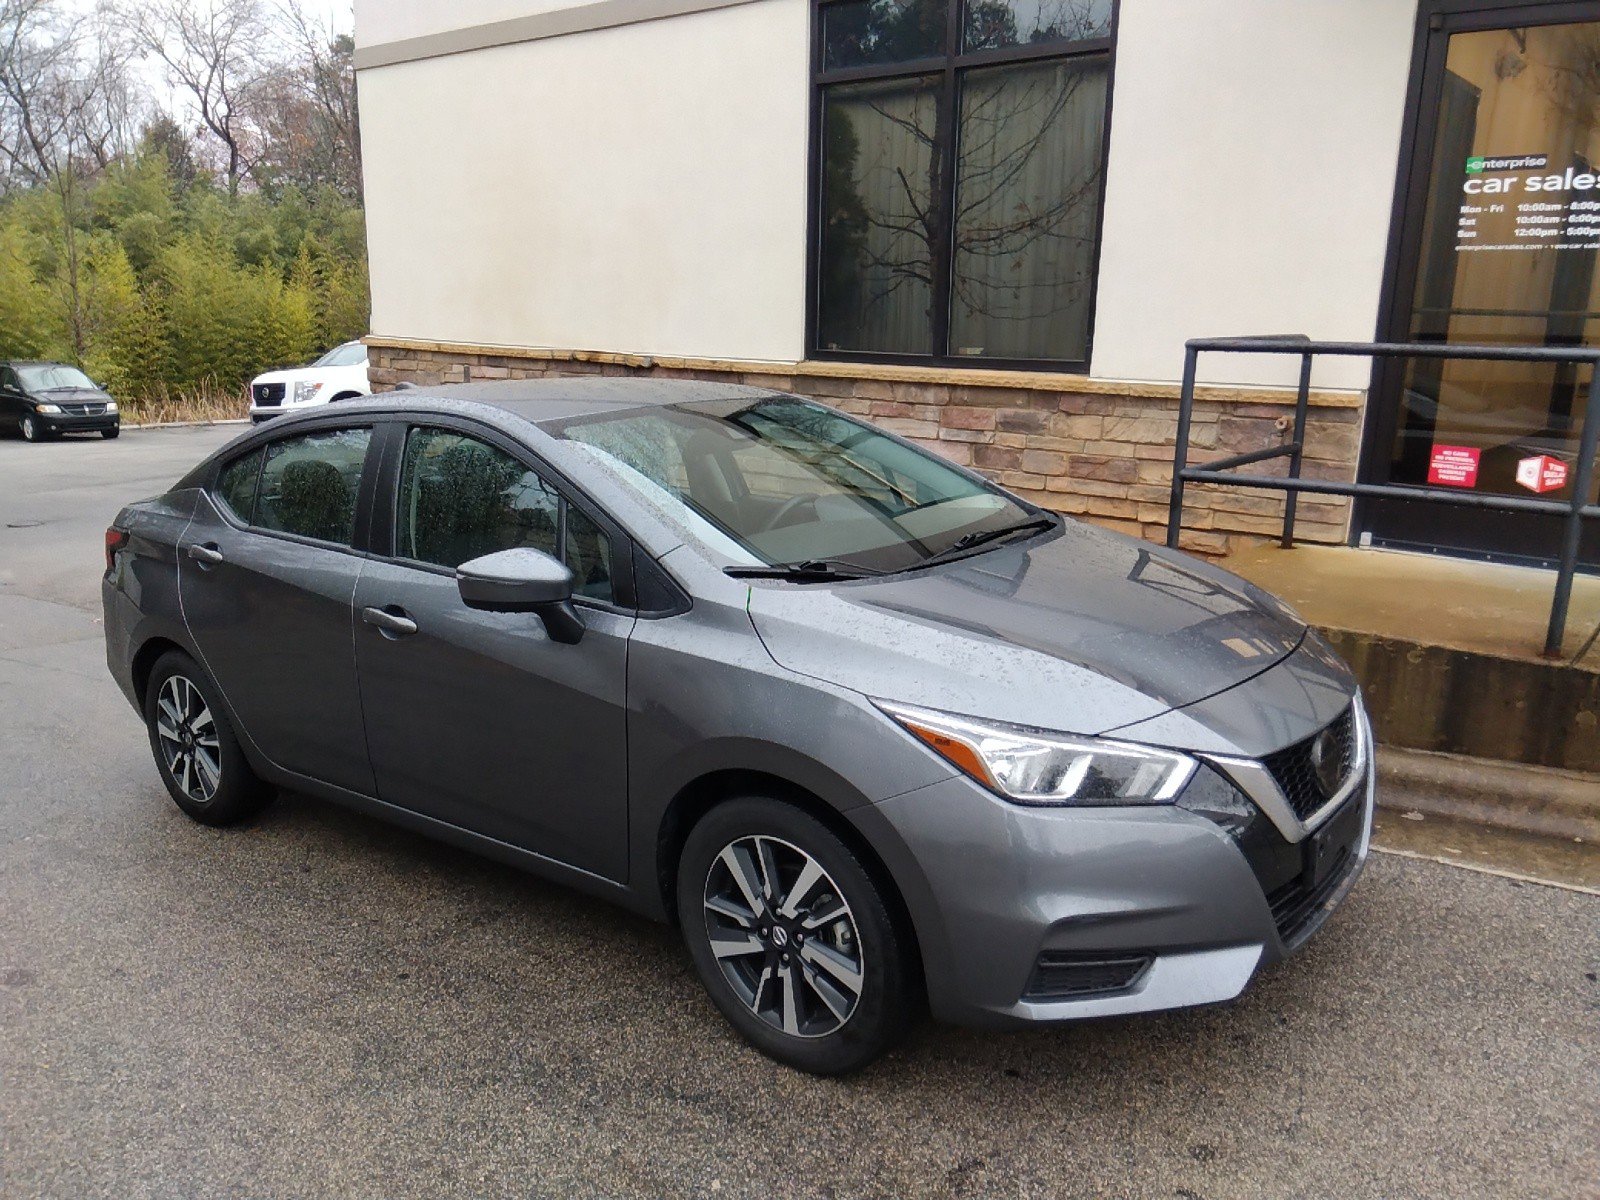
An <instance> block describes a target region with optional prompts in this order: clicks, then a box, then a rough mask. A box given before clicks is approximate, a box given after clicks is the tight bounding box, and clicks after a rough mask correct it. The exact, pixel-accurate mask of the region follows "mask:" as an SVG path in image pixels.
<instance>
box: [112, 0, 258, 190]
mask: <svg viewBox="0 0 1600 1200" xmlns="http://www.w3.org/2000/svg"><path fill="white" fill-rule="evenodd" d="M120 11H121V13H122V19H123V24H124V26H125V28H126V29H127V30H128V31H129V33H130V35H131V36H132V37H133V39H134V41H135V43H136V44H137V46H138V47H139V49H140V51H141V53H143V54H145V55H148V56H151V57H153V58H155V59H157V60H158V61H160V62H161V63H162V64H163V65H164V66H165V67H166V70H167V77H168V80H169V81H170V82H171V84H172V85H173V87H175V88H177V89H178V90H180V91H181V92H183V93H185V94H186V95H187V96H188V98H189V99H190V100H191V101H192V102H193V104H194V107H195V112H196V113H197V114H198V116H199V118H200V122H201V124H202V125H203V126H204V127H205V129H206V131H207V132H209V133H210V134H211V136H212V137H214V138H215V139H216V140H217V142H218V143H219V145H220V149H221V157H222V168H223V175H224V177H225V178H226V179H227V181H228V193H229V195H236V194H238V191H239V184H240V183H241V182H242V181H243V180H244V179H245V177H246V176H248V175H250V174H251V172H252V170H253V169H254V167H255V164H256V162H257V160H258V159H259V157H260V154H261V147H262V139H261V137H260V134H259V129H260V120H261V116H262V112H261V105H262V103H263V102H264V100H265V93H266V90H267V88H266V84H267V83H268V81H269V80H270V78H271V76H272V72H273V68H274V65H275V63H274V59H275V54H274V51H275V49H276V47H275V44H274V43H275V40H276V38H275V34H274V30H273V27H272V25H271V23H270V22H269V21H268V20H267V19H266V14H265V12H264V10H263V9H262V6H261V4H260V3H259V0H209V2H208V0H137V2H133V0H129V2H126V3H124V4H123V6H122V8H121V10H120Z"/></svg>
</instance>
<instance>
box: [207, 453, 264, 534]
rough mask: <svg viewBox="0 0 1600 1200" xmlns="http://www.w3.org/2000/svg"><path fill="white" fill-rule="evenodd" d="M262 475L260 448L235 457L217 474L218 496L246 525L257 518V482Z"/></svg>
mask: <svg viewBox="0 0 1600 1200" xmlns="http://www.w3.org/2000/svg"><path fill="white" fill-rule="evenodd" d="M260 477H261V451H260V450H257V451H255V452H254V453H252V454H246V455H245V456H244V457H243V458H236V459H234V460H233V461H232V462H231V463H229V464H228V465H227V466H225V467H223V468H222V471H221V473H220V474H219V475H218V476H217V496H218V497H219V498H220V499H221V500H222V502H223V503H224V504H226V505H227V506H228V507H229V508H230V509H232V510H233V515H234V516H236V517H238V518H239V519H240V520H241V521H243V522H244V523H245V524H246V525H248V524H250V522H251V521H253V520H255V513H256V483H257V482H258V481H259V479H260Z"/></svg>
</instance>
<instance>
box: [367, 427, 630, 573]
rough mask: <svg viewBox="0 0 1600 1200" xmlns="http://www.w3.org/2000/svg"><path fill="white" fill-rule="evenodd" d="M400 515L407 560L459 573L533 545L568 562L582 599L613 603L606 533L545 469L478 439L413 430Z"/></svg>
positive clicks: (400, 542) (399, 545) (400, 547)
mask: <svg viewBox="0 0 1600 1200" xmlns="http://www.w3.org/2000/svg"><path fill="white" fill-rule="evenodd" d="M398 518H399V519H398V525H399V528H398V529H397V530H396V538H395V545H396V549H397V553H398V554H399V555H400V557H401V558H409V559H412V560H414V561H416V562H424V563H432V564H434V565H435V566H440V567H451V568H455V567H459V566H460V565H461V564H462V563H464V562H468V561H470V560H472V559H474V558H479V557H481V556H483V555H485V554H494V553H495V552H497V551H500V550H511V549H514V548H517V547H523V546H525V547H528V548H530V549H533V550H542V551H544V552H545V553H546V554H549V555H551V556H552V557H554V558H559V559H562V560H563V561H564V562H566V564H567V565H568V566H569V567H571V568H572V574H573V590H574V592H575V594H577V595H579V596H587V597H589V598H590V599H593V600H605V601H610V600H611V599H612V590H611V541H610V539H609V538H608V537H607V536H606V535H605V533H604V532H602V531H601V529H600V528H599V526H597V525H596V524H595V523H594V522H593V521H591V520H590V519H589V518H588V517H587V516H585V515H584V514H583V513H582V512H580V511H579V510H578V509H576V508H573V507H572V506H570V505H569V504H567V503H566V501H565V499H563V497H562V495H561V493H560V492H558V491H556V489H555V488H553V487H551V486H550V484H548V483H546V482H545V481H544V480H543V479H542V478H541V477H540V476H539V473H538V472H537V471H534V470H532V469H531V468H529V467H528V466H527V465H526V464H524V463H523V462H521V461H520V460H518V459H517V458H515V457H513V456H512V455H510V454H507V453H506V452H505V451H504V450H501V449H500V448H499V447H497V446H491V445H489V444H488V443H487V442H482V441H479V440H478V439H477V438H474V437H469V436H467V435H466V434H462V433H456V432H454V431H453V430H449V429H428V428H418V429H413V430H412V431H411V434H410V436H409V437H408V438H407V439H406V453H405V459H404V461H403V463H402V465H401V468H400V504H399V513H398Z"/></svg>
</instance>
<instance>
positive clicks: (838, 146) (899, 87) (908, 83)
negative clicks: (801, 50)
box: [817, 77, 940, 354]
mask: <svg viewBox="0 0 1600 1200" xmlns="http://www.w3.org/2000/svg"><path fill="white" fill-rule="evenodd" d="M937 116H938V86H937V79H936V78H928V77H917V78H911V79H896V80H888V81H882V82H874V83H863V84H851V85H847V86H842V87H833V88H830V89H828V91H827V93H826V98H825V100H824V103H823V116H822V136H823V155H822V171H823V179H822V212H821V221H820V233H821V237H820V245H821V253H820V258H819V262H818V329H817V333H818V341H819V343H820V344H821V345H822V346H823V347H824V348H826V349H830V350H876V351H882V352H888V353H900V354H929V353H932V351H933V334H932V325H931V314H930V297H931V296H932V294H933V278H932V263H933V261H934V256H933V253H932V247H933V246H934V245H935V242H936V239H937V231H938V227H939V220H940V218H939V214H938V213H937V212H936V211H935V206H934V200H933V197H934V196H935V195H936V194H937V187H936V183H937V181H936V179H935V171H936V164H935V160H934V153H933V138H934V127H935V123H936V121H937Z"/></svg>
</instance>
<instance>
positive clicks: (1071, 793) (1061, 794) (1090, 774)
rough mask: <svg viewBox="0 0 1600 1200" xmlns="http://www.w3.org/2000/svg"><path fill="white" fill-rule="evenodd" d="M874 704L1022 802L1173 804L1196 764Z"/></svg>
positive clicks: (1124, 746) (1165, 754)
mask: <svg viewBox="0 0 1600 1200" xmlns="http://www.w3.org/2000/svg"><path fill="white" fill-rule="evenodd" d="M874 703H875V704H876V705H877V706H878V707H879V708H880V709H882V710H883V711H884V712H885V713H887V714H888V715H889V716H890V717H892V718H893V719H894V720H895V721H896V722H898V723H899V724H900V725H901V726H903V727H904V728H905V729H906V730H908V731H909V732H911V733H913V734H915V735H916V736H917V737H918V738H920V739H921V740H922V741H923V742H925V743H927V744H928V746H930V747H931V748H932V749H933V750H935V751H936V752H937V753H938V754H940V755H941V756H943V757H944V758H945V759H946V760H947V761H949V762H950V763H951V765H953V766H955V767H957V768H958V769H960V770H961V771H962V772H964V773H965V774H967V775H969V776H971V777H972V778H973V779H975V780H977V781H978V782H979V783H981V784H983V786H984V787H986V788H989V789H990V790H991V791H995V792H998V793H999V794H1000V795H1002V796H1005V797H1006V798H1007V799H1009V800H1015V801H1017V802H1019V803H1021V804H1084V805H1113V804H1170V803H1172V801H1173V800H1174V799H1175V798H1176V797H1177V795H1178V793H1179V792H1181V791H1182V790H1183V785H1184V784H1185V783H1187V782H1188V781H1189V777H1190V776H1191V775H1193V774H1194V771H1195V766H1196V764H1195V760H1194V759H1192V758H1190V757H1189V756H1188V755H1187V754H1177V753H1174V752H1173V751H1171V750H1157V749H1155V748H1153V747H1150V746H1138V745H1134V744H1133V743H1131V742H1114V741H1106V740H1103V739H1101V738H1089V737H1074V736H1072V735H1070V734H1064V733H1051V732H1049V731H1047V730H1042V729H1030V728H1028V727H1026V726H1023V725H1009V724H1005V723H1003V722H1000V721H982V720H978V719H977V718H975V717H958V716H955V715H953V714H951V713H942V712H935V711H933V710H931V709H926V708H914V707H912V706H911V705H908V704H891V703H889V702H888V701H884V700H876V701H874Z"/></svg>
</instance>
